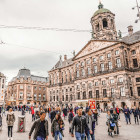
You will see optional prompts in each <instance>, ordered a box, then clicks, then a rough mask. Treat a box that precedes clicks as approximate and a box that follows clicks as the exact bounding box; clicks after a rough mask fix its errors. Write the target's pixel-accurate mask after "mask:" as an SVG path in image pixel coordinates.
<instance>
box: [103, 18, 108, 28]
mask: <svg viewBox="0 0 140 140" xmlns="http://www.w3.org/2000/svg"><path fill="white" fill-rule="evenodd" d="M106 27H108V24H107V20H106V19H105V18H104V19H103V28H106Z"/></svg>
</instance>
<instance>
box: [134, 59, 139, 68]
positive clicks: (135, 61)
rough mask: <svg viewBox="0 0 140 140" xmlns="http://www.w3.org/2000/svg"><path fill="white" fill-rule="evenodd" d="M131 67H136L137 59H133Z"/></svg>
mask: <svg viewBox="0 0 140 140" xmlns="http://www.w3.org/2000/svg"><path fill="white" fill-rule="evenodd" d="M133 66H134V68H136V67H138V61H137V59H133Z"/></svg>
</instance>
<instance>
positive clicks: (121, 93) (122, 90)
mask: <svg viewBox="0 0 140 140" xmlns="http://www.w3.org/2000/svg"><path fill="white" fill-rule="evenodd" d="M120 95H121V96H125V89H124V87H120Z"/></svg>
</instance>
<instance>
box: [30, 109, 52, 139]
mask: <svg viewBox="0 0 140 140" xmlns="http://www.w3.org/2000/svg"><path fill="white" fill-rule="evenodd" d="M45 118H46V113H45V112H41V113H40V118H39V119H37V120H36V121H35V122H34V123H33V125H32V127H31V130H30V132H29V140H30V139H31V135H32V133H33V131H34V130H35V132H34V137H33V140H48V135H49V131H48V121H47V120H46V119H45Z"/></svg>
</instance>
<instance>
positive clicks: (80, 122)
mask: <svg viewBox="0 0 140 140" xmlns="http://www.w3.org/2000/svg"><path fill="white" fill-rule="evenodd" d="M77 113H78V115H76V116H75V117H74V118H73V122H72V129H71V136H72V137H74V134H73V131H74V128H75V137H76V140H84V139H85V128H87V129H89V127H88V125H87V122H86V117H85V116H83V115H82V108H79V109H78V111H77ZM89 130H90V129H89ZM91 133H92V132H91V130H90V134H91Z"/></svg>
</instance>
